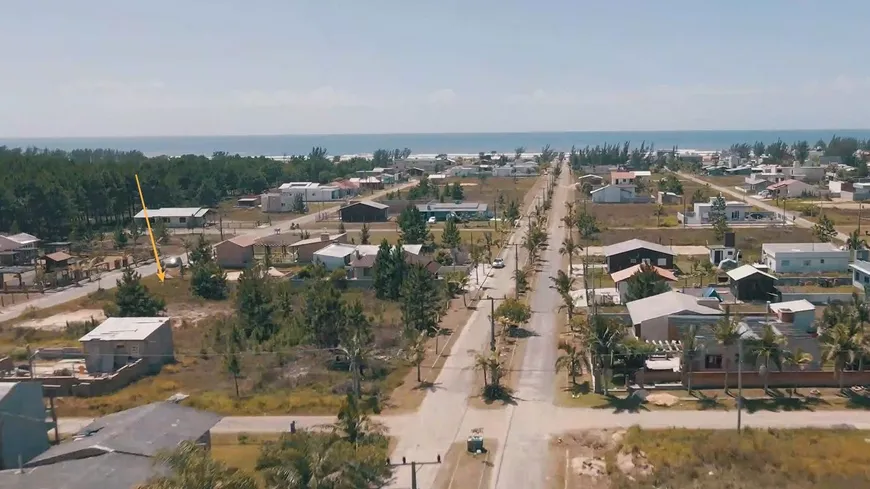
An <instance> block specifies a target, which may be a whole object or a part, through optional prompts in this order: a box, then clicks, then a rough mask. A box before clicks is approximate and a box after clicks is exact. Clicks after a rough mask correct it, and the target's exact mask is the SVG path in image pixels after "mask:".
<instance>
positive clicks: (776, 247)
mask: <svg viewBox="0 0 870 489" xmlns="http://www.w3.org/2000/svg"><path fill="white" fill-rule="evenodd" d="M761 249H762V250H763V251H764V252H765V253H773V254H776V253H813V252H832V251H838V252H839V251H841V252H843V253H844V254H846V255H848V254H849V252H848V251H847V250H841V249H840V248H839V247H837V246H836V245H834V244H833V243H764V244H762V245H761Z"/></svg>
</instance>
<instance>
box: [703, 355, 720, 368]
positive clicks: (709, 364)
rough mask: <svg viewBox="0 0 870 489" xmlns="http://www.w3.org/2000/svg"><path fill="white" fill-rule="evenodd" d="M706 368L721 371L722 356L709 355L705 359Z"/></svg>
mask: <svg viewBox="0 0 870 489" xmlns="http://www.w3.org/2000/svg"><path fill="white" fill-rule="evenodd" d="M704 368H708V369H721V368H722V355H707V356H706V357H705V358H704Z"/></svg>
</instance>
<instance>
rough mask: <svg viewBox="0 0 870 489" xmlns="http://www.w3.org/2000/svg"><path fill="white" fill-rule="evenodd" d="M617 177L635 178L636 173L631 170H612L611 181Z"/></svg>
mask: <svg viewBox="0 0 870 489" xmlns="http://www.w3.org/2000/svg"><path fill="white" fill-rule="evenodd" d="M617 178H628V179H633V178H634V173H633V172H630V171H612V172H610V179H611V180H610V181H611V182H612V181H613V180H615V179H617Z"/></svg>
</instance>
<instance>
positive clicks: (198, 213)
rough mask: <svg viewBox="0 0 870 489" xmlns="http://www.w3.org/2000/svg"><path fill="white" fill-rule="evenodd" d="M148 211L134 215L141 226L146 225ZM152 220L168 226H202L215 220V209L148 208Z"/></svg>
mask: <svg viewBox="0 0 870 489" xmlns="http://www.w3.org/2000/svg"><path fill="white" fill-rule="evenodd" d="M145 214H146V211H144V210H142V211H139V212H137V213H136V215H135V216H133V219H135V220H136V223H137V224H139V225H140V226H144V225H145ZM147 214H148V219H150V220H151V222H158V221H159V222H162V223H163V224H164V225H165V226H166V227H168V228H201V227H203V226H205V225H206V224H208V223H210V222H212V221H213V220H214V215H215V211H214V210H212V209H209V208H206V207H163V208H161V209H148V211H147Z"/></svg>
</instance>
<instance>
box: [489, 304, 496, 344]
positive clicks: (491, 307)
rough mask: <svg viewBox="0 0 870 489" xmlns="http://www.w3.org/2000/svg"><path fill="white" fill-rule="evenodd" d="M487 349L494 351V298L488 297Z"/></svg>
mask: <svg viewBox="0 0 870 489" xmlns="http://www.w3.org/2000/svg"><path fill="white" fill-rule="evenodd" d="M489 349H490V350H491V351H495V298H493V297H491V298H490V299H489Z"/></svg>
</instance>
